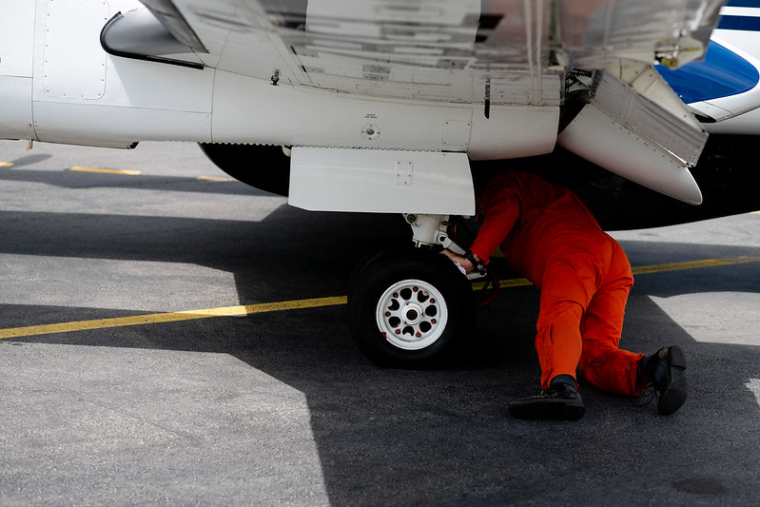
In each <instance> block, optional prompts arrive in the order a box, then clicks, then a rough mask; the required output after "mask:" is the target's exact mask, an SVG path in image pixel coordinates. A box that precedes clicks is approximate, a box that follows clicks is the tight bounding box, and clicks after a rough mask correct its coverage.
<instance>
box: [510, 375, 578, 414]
mask: <svg viewBox="0 0 760 507" xmlns="http://www.w3.org/2000/svg"><path fill="white" fill-rule="evenodd" d="M508 408H509V414H510V415H511V416H512V417H517V418H518V419H564V420H568V421H577V420H578V419H580V418H581V417H583V414H584V413H585V412H586V408H585V407H584V406H583V400H582V399H581V395H580V393H579V392H578V391H577V390H576V389H575V386H571V385H568V384H564V383H560V382H558V383H556V384H553V385H552V386H551V387H549V389H547V390H546V391H544V392H542V393H541V394H538V395H536V396H531V397H529V398H522V399H519V400H515V401H512V402H510V403H509V406H508Z"/></svg>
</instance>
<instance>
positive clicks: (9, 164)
mask: <svg viewBox="0 0 760 507" xmlns="http://www.w3.org/2000/svg"><path fill="white" fill-rule="evenodd" d="M12 166H13V164H12V163H10V162H0V167H12Z"/></svg>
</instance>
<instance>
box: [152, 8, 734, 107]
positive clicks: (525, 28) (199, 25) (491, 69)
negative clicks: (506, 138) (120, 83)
mask: <svg viewBox="0 0 760 507" xmlns="http://www.w3.org/2000/svg"><path fill="white" fill-rule="evenodd" d="M141 1H142V3H143V4H145V6H147V7H148V9H150V10H151V12H153V14H154V15H155V16H156V17H157V18H158V19H159V20H160V21H161V22H162V24H163V25H164V26H165V27H166V28H168V29H169V31H170V32H171V33H172V34H173V35H174V36H175V38H176V39H177V40H178V41H180V42H182V43H184V44H186V45H187V46H188V47H189V48H191V49H192V50H193V51H194V52H196V54H197V57H198V58H199V59H200V61H202V62H203V64H204V65H207V66H210V67H213V68H217V69H220V70H223V71H229V72H234V73H237V74H242V75H246V76H251V77H256V78H260V79H275V80H278V81H279V82H281V83H290V84H293V85H298V86H306V87H314V88H318V89H322V90H329V91H333V92H336V93H341V94H356V95H368V96H372V97H384V98H397V99H404V100H409V99H414V100H423V101H441V102H448V103H485V102H486V101H490V104H491V105H500V104H503V105H557V104H559V103H560V102H561V100H562V93H563V82H562V79H558V77H563V76H564V72H565V71H566V70H567V68H573V67H575V68H582V69H603V68H605V67H607V66H609V65H611V64H613V63H615V62H617V61H619V60H621V59H627V60H638V61H642V62H646V63H651V62H653V61H654V60H655V59H657V60H660V61H663V62H666V63H667V64H668V65H669V66H671V67H676V66H678V65H679V64H680V63H681V62H684V61H688V60H689V59H692V58H696V57H699V56H701V54H702V49H703V48H704V47H706V45H707V42H708V40H709V36H710V33H711V30H712V28H713V26H714V25H715V22H716V20H717V16H718V13H719V9H720V6H721V5H722V3H723V2H721V1H719V0H701V1H691V2H684V1H683V0H627V1H626V0H624V1H620V0H591V1H585V2H581V1H578V0H563V1H559V0H489V1H485V2H484V1H482V0H438V1H414V2H407V1H400V0H369V1H355V0H308V1H306V0H289V1H281V0H216V1H214V2H208V1H204V0H141Z"/></svg>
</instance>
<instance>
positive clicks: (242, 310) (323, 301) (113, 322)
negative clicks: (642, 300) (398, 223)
mask: <svg viewBox="0 0 760 507" xmlns="http://www.w3.org/2000/svg"><path fill="white" fill-rule="evenodd" d="M753 262H760V257H735V258H729V259H707V260H702V261H690V262H676V263H672V264H655V265H652V266H639V267H635V268H633V272H634V274H637V275H643V274H650V273H664V272H668V271H684V270H690V269H700V268H709V267H717V266H732V265H736V264H748V263H753ZM499 284H500V285H501V287H503V288H509V287H521V286H526V285H530V282H529V281H528V280H526V279H525V278H514V279H509V280H500V281H499ZM478 286H481V287H482V282H481V283H476V284H474V285H473V287H474V288H476V289H477V288H478ZM347 302H348V298H347V297H346V296H337V297H325V298H314V299H301V300H295V301H284V302H279V303H262V304H257V305H245V306H226V307H221V308H207V309H202V310H189V311H183V312H174V313H156V314H150V315H138V316H135V317H119V318H114V319H101V320H84V321H79V322H64V323H61V324H45V325H41V326H27V327H17V328H9V329H0V340H2V339H8V338H22V337H28V336H39V335H45V334H53V333H69V332H74V331H87V330H93V329H107V328H114V327H128V326H142V325H147V324H161V323H165V322H181V321H187V320H198V319H208V318H216V317H237V316H243V315H252V314H256V313H267V312H282V311H287V310H302V309H306V308H324V307H329V306H341V305H345V304H347Z"/></svg>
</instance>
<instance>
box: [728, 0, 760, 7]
mask: <svg viewBox="0 0 760 507" xmlns="http://www.w3.org/2000/svg"><path fill="white" fill-rule="evenodd" d="M725 7H760V0H728V2H726V5H725Z"/></svg>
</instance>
